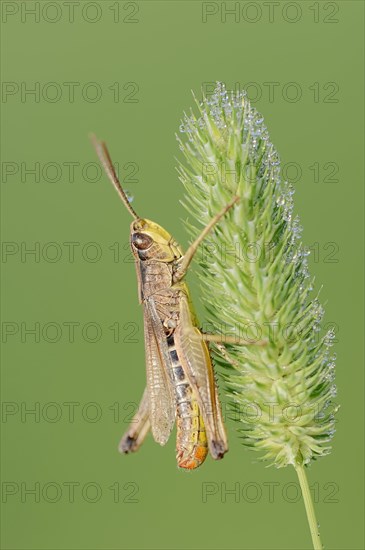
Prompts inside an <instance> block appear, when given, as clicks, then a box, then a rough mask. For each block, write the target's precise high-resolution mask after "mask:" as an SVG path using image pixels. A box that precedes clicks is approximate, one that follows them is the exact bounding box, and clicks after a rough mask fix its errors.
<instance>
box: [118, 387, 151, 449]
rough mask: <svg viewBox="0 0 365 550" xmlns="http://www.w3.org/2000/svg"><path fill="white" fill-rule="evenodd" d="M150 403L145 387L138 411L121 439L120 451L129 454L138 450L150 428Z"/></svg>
mask: <svg viewBox="0 0 365 550" xmlns="http://www.w3.org/2000/svg"><path fill="white" fill-rule="evenodd" d="M150 427H151V425H150V420H149V404H148V395H147V389H145V391H144V393H143V396H142V399H141V402H140V404H139V407H138V411H137V413H136V414H135V416H134V417H133V419H132V422H131V423H130V425H129V428H128V430H127V431H126V432H125V434H124V435H123V437H122V439H121V440H120V443H119V447H118V450H119V452H120V453H123V454H128V453H134V452H136V451H138V449H139V447H140V446H141V445H142V443H143V441H144V440H145V438H146V435H147V434H148V432H149V430H150Z"/></svg>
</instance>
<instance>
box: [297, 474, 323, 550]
mask: <svg viewBox="0 0 365 550" xmlns="http://www.w3.org/2000/svg"><path fill="white" fill-rule="evenodd" d="M295 469H296V471H297V474H298V478H299V483H300V488H301V490H302V495H303V500H304V505H305V511H306V512H307V519H308V524H309V529H310V532H311V536H312V541H313V548H314V550H323V546H322V542H321V538H320V536H319V528H318V523H317V519H316V514H315V511H314V506H313V501H312V495H311V492H310V489H309V485H308V480H307V475H306V473H305V468H304V466H302V465H301V464H297V465H296V466H295Z"/></svg>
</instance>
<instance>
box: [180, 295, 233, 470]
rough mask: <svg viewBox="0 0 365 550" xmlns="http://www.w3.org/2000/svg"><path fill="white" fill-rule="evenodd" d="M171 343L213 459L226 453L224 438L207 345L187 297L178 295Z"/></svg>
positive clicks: (225, 438) (225, 437)
mask: <svg viewBox="0 0 365 550" xmlns="http://www.w3.org/2000/svg"><path fill="white" fill-rule="evenodd" d="M175 344H176V350H177V354H178V356H179V359H180V361H181V365H182V367H183V369H184V371H185V374H186V376H187V378H188V380H189V382H190V384H191V386H192V388H193V391H194V393H195V395H196V399H197V401H198V404H199V407H200V409H201V413H202V416H203V419H204V424H205V427H206V432H207V437H208V446H209V451H210V454H211V455H212V457H213V458H215V459H219V458H222V457H223V455H224V453H226V452H227V451H228V444H227V436H226V432H225V429H224V425H223V420H222V413H221V409H220V403H219V399H218V393H217V388H216V384H215V379H214V372H213V366H212V362H211V359H210V355H209V350H208V346H207V345H206V343H205V342H204V340H203V339H202V337H201V333H200V331H199V329H198V328H197V327H196V326H194V325H193V322H192V316H191V312H190V308H189V302H188V298H187V296H186V295H185V294H183V293H182V294H181V299H180V322H179V325H178V327H177V328H176V330H175Z"/></svg>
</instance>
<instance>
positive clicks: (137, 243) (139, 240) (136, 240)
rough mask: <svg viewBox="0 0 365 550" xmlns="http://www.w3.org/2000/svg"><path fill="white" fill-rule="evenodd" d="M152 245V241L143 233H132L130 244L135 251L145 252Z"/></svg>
mask: <svg viewBox="0 0 365 550" xmlns="http://www.w3.org/2000/svg"><path fill="white" fill-rule="evenodd" d="M152 243H153V239H152V238H151V237H150V236H149V235H146V234H145V233H133V235H132V244H133V246H134V247H135V248H137V250H146V249H147V248H149V247H150V246H151V245H152Z"/></svg>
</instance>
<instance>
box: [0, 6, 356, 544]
mask: <svg viewBox="0 0 365 550" xmlns="http://www.w3.org/2000/svg"><path fill="white" fill-rule="evenodd" d="M25 4H27V7H30V6H33V5H34V3H33V2H27V3H25ZM45 4H47V2H40V4H39V6H40V8H39V9H43V7H44V5H45ZM85 4H89V6H88V7H87V8H85V11H84V14H83V15H82V8H83V7H84V6H85ZM90 4H91V3H90V2H89V3H85V2H83V1H81V2H80V3H76V4H75V5H76V7H75V15H74V21H73V22H69V15H68V11H67V10H68V8H67V6H65V3H64V2H58V5H59V7H61V8H60V9H61V12H60V13H61V16H60V18H59V20H57V18H58V15H59V11H56V8H54V7H52V3H49V2H48V7H47V8H46V11H45V12H43V13H42V12H41V13H40V17H39V21H37V20H36V19H35V16H32V15H28V16H26V14H25V13H24V11H23V12H22V9H23V10H24V6H23V8H22V7H21V5H20V3H15V2H10V3H8V2H3V3H2V8H3V9H5V12H3V20H2V21H3V22H2V31H3V38H2V41H3V53H2V66H3V68H2V79H3V81H5V83H7V84H6V85H5V92H9V90H10V88H9V86H10V87H11V86H13V93H12V95H9V93H8V94H6V93H5V94H4V95H3V99H2V115H3V140H2V141H3V145H2V161H3V169H4V171H5V174H3V183H2V198H3V233H2V236H3V241H5V244H4V246H5V251H6V252H7V253H5V254H3V259H2V261H3V264H2V268H3V298H2V321H3V328H4V327H5V330H7V331H9V330H11V328H13V329H14V330H17V332H16V333H15V334H13V335H8V337H7V342H6V343H4V344H3V373H2V392H3V394H2V398H3V401H4V403H3V407H4V409H3V413H4V414H3V417H2V436H3V439H2V442H3V446H2V448H3V455H2V480H3V486H2V488H3V501H5V502H4V503H3V505H2V510H3V516H2V544H3V548H6V549H28V548H29V549H30V548H32V549H43V548H44V549H46V548H49V549H107V548H108V549H109V548H110V549H117V548H128V549H129V548H130V549H134V548H146V549H147V548H148V549H150V548H176V549H177V548H179V549H180V548H181V549H182V548H189V549H190V548H214V549H221V548H235V549H236V548H250V549H251V548H258V549H262V548H265V549H270V548H278V549H279V548H310V547H311V542H310V536H309V532H308V527H307V523H306V518H305V513H304V507H303V503H302V501H301V500H299V501H298V499H297V486H296V483H297V481H296V478H295V473H294V470H293V469H291V468H287V469H284V470H275V469H274V468H269V469H268V468H265V467H264V466H265V465H264V464H261V463H258V462H256V459H257V457H256V455H253V454H252V453H248V452H246V451H245V450H244V448H243V447H242V446H241V445H240V443H239V441H238V436H237V432H236V430H235V428H236V426H235V424H234V423H233V422H232V421H229V420H228V421H227V425H228V430H229V439H230V452H229V453H228V455H227V456H226V457H225V459H224V460H223V461H221V462H219V463H214V462H213V461H212V460H211V459H208V460H207V461H206V463H205V465H204V466H203V467H202V468H200V469H199V470H198V471H196V472H193V473H184V472H181V471H178V470H177V467H176V462H175V458H174V454H175V452H174V436H173V437H171V440H170V441H169V443H168V445H167V446H166V448H161V447H159V446H158V445H156V444H155V443H154V442H153V441H152V438H151V437H149V438H148V440H147V441H146V442H145V444H144V445H143V448H142V449H141V450H140V452H138V453H137V454H136V455H134V456H127V457H124V456H121V455H119V454H118V452H117V445H118V441H119V438H120V436H121V434H122V433H123V431H124V429H125V427H126V425H127V423H128V417H129V416H130V413H131V412H132V411H133V408H134V406H135V405H134V403H135V402H138V400H139V398H140V395H141V392H142V389H143V387H144V379H145V374H144V349H143V334H142V311H141V308H140V307H139V306H138V303H137V292H136V281H135V272H134V268H133V265H132V264H131V262H130V258H128V252H127V249H126V248H125V246H126V243H127V242H128V230H129V223H130V217H129V215H128V214H127V212H126V211H125V210H124V209H123V208H122V206H121V204H120V202H119V201H118V199H117V196H116V195H115V193H114V191H113V190H112V188H111V186H110V184H109V183H108V182H107V180H106V178H105V176H104V175H103V176H101V175H100V176H99V177H97V176H98V174H97V173H96V172H95V165H92V164H91V165H88V163H95V162H96V159H95V154H94V151H93V150H92V147H91V145H90V142H89V140H88V133H89V132H90V131H94V132H96V133H97V134H98V135H99V136H100V137H102V138H104V139H105V140H107V142H108V145H109V147H110V150H111V153H112V156H113V159H114V160H115V161H116V162H118V163H119V165H120V170H121V177H122V179H123V180H125V179H126V177H127V176H128V173H130V172H131V169H132V168H133V166H135V165H129V166H125V164H126V163H129V162H131V163H136V164H137V165H138V173H137V174H136V175H135V176H134V178H135V179H137V180H138V181H137V182H134V183H133V182H132V183H131V182H129V183H128V181H127V182H126V183H125V186H126V187H127V188H128V189H129V190H130V191H131V192H132V193H133V195H134V196H135V200H134V203H133V204H134V205H135V208H136V209H137V210H138V212H139V213H140V214H141V215H142V216H146V217H148V218H150V219H153V220H156V221H158V222H159V223H160V224H161V225H163V226H164V227H166V228H167V229H168V230H169V231H170V232H171V233H172V234H173V235H174V236H175V238H176V239H177V240H179V241H180V242H181V244H182V245H183V247H185V248H186V246H187V237H186V233H185V231H184V229H183V225H182V223H181V218H184V217H185V212H184V210H183V208H182V206H181V205H180V204H179V199H181V198H182V196H183V189H182V186H181V184H180V182H179V181H178V177H177V173H176V171H175V164H176V163H175V160H174V156H175V155H178V147H177V144H176V142H175V137H174V133H175V132H176V131H177V130H178V127H179V120H180V117H181V115H182V112H183V110H184V109H189V108H190V106H192V98H191V93H190V90H191V89H193V90H195V91H196V92H197V93H199V90H200V88H201V86H202V84H203V83H204V82H213V81H215V80H222V81H224V82H225V83H226V84H227V87H228V88H232V87H234V85H235V83H237V82H238V83H239V85H240V86H241V87H242V86H244V85H247V84H248V83H251V85H250V86H249V95H251V97H252V99H253V100H254V99H255V95H256V93H257V91H259V92H260V91H261V97H260V98H259V99H258V100H257V101H256V102H255V105H256V107H257V108H258V109H259V110H260V111H261V112H262V113H263V115H264V116H265V120H266V123H267V125H268V128H269V131H270V135H271V139H272V141H273V142H274V144H275V145H276V147H277V149H278V151H279V153H280V155H281V158H282V161H283V163H284V164H285V163H295V165H291V170H293V171H291V172H290V171H289V174H288V175H289V176H292V177H294V176H293V174H294V175H295V174H296V172H297V170H298V166H299V169H300V172H301V177H300V180H299V181H297V182H296V183H295V188H296V195H295V206H296V212H297V213H299V214H300V216H301V221H302V224H303V226H304V242H305V243H306V244H307V245H309V246H311V247H312V249H313V252H312V255H311V256H310V263H311V272H312V274H313V275H315V277H316V284H317V287H319V286H320V285H322V284H323V287H324V288H323V290H322V294H321V296H322V301H323V302H327V305H326V319H325V320H326V322H328V323H330V322H331V323H336V327H337V329H336V330H337V340H338V343H337V345H336V352H337V354H338V364H337V384H338V396H337V398H336V401H337V402H339V403H341V410H340V413H339V415H338V425H337V433H336V436H335V439H334V448H333V452H332V454H331V455H330V456H328V457H326V458H324V459H322V460H320V461H319V462H318V463H316V464H314V465H313V466H312V467H311V469H310V470H309V479H310V484H311V485H312V487H313V491H314V493H315V500H316V501H317V502H316V510H317V514H318V519H319V522H320V526H321V534H322V537H323V541H324V543H325V546H326V548H331V549H332V548H333V549H335V548H341V549H344V548H346V549H349V548H351V549H352V548H356V549H360V548H364V542H363V538H362V521H363V480H362V475H363V474H362V471H363V469H362V462H363V425H362V418H363V414H362V409H363V397H362V394H363V392H362V388H363V362H362V352H361V342H362V340H363V325H362V303H363V300H362V298H363V295H362V285H361V281H362V275H363V273H362V265H363V263H362V252H361V251H362V242H361V241H362V236H361V235H362V188H363V187H362V186H363V173H362V154H363V139H362V135H363V110H362V102H361V99H362V96H363V53H362V52H363V46H362V39H363V36H362V32H363V31H362V25H363V23H362V20H363V3H362V2H360V1H347V2H329V3H328V2H319V3H315V2H295V3H288V2H280V4H279V5H278V6H277V7H275V12H274V20H273V21H270V20H269V12H268V7H265V5H264V4H265V3H264V4H262V3H258V2H254V3H251V5H247V4H248V3H247V2H243V3H240V8H242V10H241V12H240V16H239V17H238V20H237V22H236V21H234V18H233V16H227V20H226V22H224V18H223V19H222V10H223V9H224V8H223V7H222V4H221V3H220V2H213V3H210V5H211V6H213V7H212V8H211V9H212V10H216V11H217V13H216V14H213V15H211V16H208V17H207V21H206V22H205V23H204V22H202V4H201V3H200V2H189V1H187V2H179V1H172V2H169V1H166V2H154V1H139V2H137V3H125V2H124V3H123V2H120V3H118V2H108V1H106V2H97V3H96V4H97V9H98V10H99V11H101V16H100V19H99V20H98V21H95V22H94V23H92V22H90V20H91V19H93V18H94V17H96V16H98V12H96V11H95V10H96V8H95V7H93V5H91V7H90ZM94 4H95V3H94ZM118 4H119V9H120V12H119V21H117V22H115V21H114V18H115V17H117V11H116V10H117V7H118ZM289 4H291V6H290V5H289ZM293 4H294V6H293ZM231 5H232V3H227V7H231ZM14 6H15V7H14ZM258 6H259V7H258ZM298 6H299V7H298ZM17 9H18V11H16V10H17ZM260 9H261V10H262V11H261V15H260ZM257 10H259V11H257ZM298 10H300V11H298ZM9 11H14V12H16V13H14V14H13V15H8V16H6V14H8V13H9ZM296 14H299V19H298V21H296V22H290V21H288V19H289V20H293V19H295V15H296ZM99 15H100V14H99ZM256 17H257V21H256V22H254V19H255V18H256ZM22 18H23V20H22ZM52 19H54V20H55V22H53V23H52V22H50V20H52ZM87 19H88V20H87ZM131 19H134V20H135V22H130V20H131ZM37 82H38V83H39V84H38V85H39V86H40V88H39V89H40V95H39V97H37V98H35V97H34V96H30V95H26V96H24V97H23V98H22V96H21V93H20V91H19V92H17V91H16V86H18V87H19V90H21V87H22V86H23V88H24V86H26V87H27V88H32V87H34V86H37V85H36V84H35V83H37ZM52 82H53V83H56V86H53V88H52V86H47V83H52ZM65 82H75V83H79V84H80V85H79V86H77V87H75V97H74V101H71V100H70V98H69V96H68V93H67V85H65V84H64V83H65ZM90 82H94V83H97V85H98V87H99V90H101V97H100V99H99V100H97V101H92V92H93V90H94V91H95V88H93V87H92V86H90V85H89V86H88V85H87V83H90ZM115 82H118V83H119V87H120V98H119V101H116V98H115V97H114V94H113V91H112V90H111V89H109V87H110V86H113V85H114V89H115V84H114V83H115ZM130 82H135V83H137V85H138V88H139V89H138V91H137V92H136V94H135V95H134V96H131V95H130V94H131V92H132V90H133V89H134V88H132V86H134V87H135V85H130V84H127V83H130ZM268 82H277V83H278V86H276V87H275V95H274V98H272V97H271V98H270V96H269V94H268V90H269V88H268V85H267V84H266V85H265V84H264V83H268ZM290 82H294V83H296V84H295V87H296V88H298V86H300V90H301V97H300V98H299V99H298V101H296V102H295V101H292V99H293V97H294V91H295V90H294V87H291V86H290V85H288V83H290ZM9 83H10V84H9ZM11 83H13V84H11ZM14 83H15V84H14ZM22 83H23V84H22ZM252 83H255V84H252ZM315 83H318V84H315ZM328 83H335V84H328ZM126 84H127V85H126ZM85 85H86V88H85ZM14 86H15V87H14ZM123 86H125V87H126V89H123ZM57 90H61V96H60V97H59V98H56V99H58V100H57V101H52V97H54V96H53V93H55V91H57ZM81 90H83V92H84V93H83V94H82V93H81ZM317 92H318V93H317ZM88 94H89V95H88ZM288 94H289V99H288V98H287V95H288ZM290 94H293V95H290ZM128 98H129V100H130V99H137V100H138V101H137V102H128ZM73 162H74V163H78V164H77V165H74V166H75V177H74V181H72V178H71V177H70V176H69V173H68V168H67V166H70V165H69V164H65V163H73ZM4 163H5V164H4ZM9 163H12V164H9ZM22 163H23V164H22ZM34 163H39V167H40V171H41V174H40V176H39V178H38V177H35V176H33V175H31V174H26V173H25V170H26V169H28V168H32V166H33V165H34ZM47 163H55V164H51V165H49V164H47ZM314 163H318V166H319V170H320V171H319V176H318V178H316V177H314V168H312V169H311V168H310V166H313V165H314ZM326 163H336V165H337V168H336V167H335V168H336V172H337V174H336V175H335V176H332V178H331V172H332V170H333V166H334V165H332V164H331V165H327V164H326ZM131 167H132V168H131ZM83 169H84V172H85V170H86V175H85V173H84V174H83ZM9 170H10V171H11V170H13V171H17V173H15V174H9ZM88 170H89V171H88ZM42 172H43V173H42ZM95 173H96V176H95ZM94 176H95V179H96V181H94V182H92V181H90V180H91V179H92V178H94ZM52 179H54V180H55V181H53V182H52V181H51V180H52ZM294 179H296V178H294ZM316 179H317V180H318V181H316ZM331 179H332V180H337V181H329V180H331ZM67 242H68V243H70V242H73V243H79V244H78V245H75V258H74V261H73V262H71V261H70V260H69V255H68V248H67V246H71V245H64V244H63V243H67ZM9 243H13V244H10V245H9ZM22 243H23V244H22ZM35 243H38V244H35ZM49 243H56V244H55V245H49ZM87 243H97V247H98V248H95V247H94V248H93V246H92V245H88V244H87ZM114 243H119V249H120V250H119V251H120V257H119V261H116V260H118V258H115V257H114V254H115V252H114V251H113V249H110V247H115V244H114ZM316 243H317V244H316ZM328 243H335V244H334V245H330V244H328ZM37 246H38V247H39V250H40V257H39V258H35V257H34V256H31V255H25V256H24V247H28V248H30V247H37ZM52 246H53V248H52ZM333 247H334V248H333ZM22 250H23V256H22V254H21V251H22ZM96 250H99V254H101V257H100V259H99V260H98V261H95V262H93V261H91V259H92V257H93V254H94V253H95V251H96ZM9 251H10V252H11V251H12V252H13V253H12V254H9ZM332 252H333V254H332V255H331V253H332ZM55 253H58V254H60V257H59V258H57V257H55V256H54V254H55ZM52 257H55V259H56V260H57V261H53V262H52V261H51V260H52ZM36 260H37V261H36ZM38 260H39V261H38ZM331 260H332V261H331ZM333 260H337V261H333ZM189 280H190V281H191V283H192V285H193V290H194V296H195V298H196V299H199V293H198V289H197V286H194V282H195V278H194V276H193V275H190V276H189ZM198 309H199V305H198ZM201 317H202V316H201ZM70 322H75V323H79V325H77V326H75V337H74V342H71V341H70V338H69V336H68V329H67V325H65V323H70ZM4 323H13V324H12V325H9V324H7V325H4ZM22 323H23V325H22ZM35 323H39V327H40V331H41V334H40V337H39V342H36V341H35V339H36V337H35V336H32V335H29V334H28V335H27V334H26V333H25V329H26V328H31V327H32V326H33V325H34V324H35ZM47 323H53V325H52V324H51V325H49V324H47ZM88 323H96V324H97V327H99V330H100V331H101V336H100V338H99V340H98V341H95V342H94V343H91V342H90V341H87V340H90V339H92V338H94V336H95V334H96V333H95V332H93V326H92V325H87V324H88ZM115 323H119V341H117V342H115V341H114V332H113V331H112V330H111V329H110V328H109V327H111V326H112V325H114V324H115ZM127 323H132V324H131V325H128V324H127ZM68 326H69V325H68ZM114 326H115V327H116V326H117V325H114ZM9 327H10V328H9ZM85 327H86V328H85ZM82 329H83V330H84V338H83V335H82ZM57 330H61V333H60V334H57ZM42 331H43V334H42ZM130 333H132V335H131V334H130ZM85 334H86V336H85ZM5 337H6V333H5V336H4V335H3V339H4V338H5ZM57 338H59V339H58V341H55V342H54V343H51V342H50V341H49V340H51V339H55V340H57ZM47 340H48V341H47ZM117 340H118V338H117ZM131 340H132V341H131ZM133 340H136V341H135V342H134V341H133ZM70 402H74V403H78V404H79V405H74V406H75V415H74V421H73V422H71V421H70V419H69V416H68V413H67V411H68V409H67V407H68V405H65V403H70ZM90 403H91V405H90ZM95 403H96V405H95ZM69 406H70V405H69ZM26 407H27V408H32V407H33V408H34V407H39V411H40V413H39V417H38V418H37V417H35V416H31V415H26V414H25V408H26ZM11 412H12V413H13V414H9V413H11ZM96 413H98V414H99V416H100V415H101V418H96V421H95V422H92V421H91V420H92V419H93V418H94V416H95V414H96ZM117 413H119V418H116V415H117ZM57 415H58V416H59V418H57ZM52 418H53V419H54V420H55V421H54V422H52V421H51V420H52ZM69 482H75V483H77V484H78V485H77V486H75V495H74V499H73V500H74V502H70V500H72V499H70V498H69V493H68V489H67V487H68V486H67V485H65V483H66V484H67V483H69ZM4 483H6V485H4ZM90 483H92V484H94V485H87V484H90ZM36 484H39V485H38V487H39V488H40V497H39V499H38V498H37V497H35V496H34V495H33V496H32V495H30V494H26V493H25V490H26V489H30V488H31V487H37V485H36ZM47 484H48V485H47ZM95 484H96V485H95ZM117 484H119V485H117ZM204 484H205V485H204ZM206 484H209V485H208V486H207V485H206ZM111 486H113V487H114V489H113V490H112V489H110V487H111ZM95 487H97V488H98V489H99V492H101V495H100V494H99V495H97V494H96V492H95V491H96V489H95ZM116 487H119V496H118V498H116V497H115V492H113V491H115V490H116V489H115V488H116ZM204 487H208V488H209V489H210V490H211V491H212V492H215V494H212V495H210V496H208V497H207V498H206V502H204V499H203V492H204ZM234 487H235V488H236V490H238V491H239V494H238V495H236V496H235V495H232V494H230V493H225V491H226V490H230V489H233V488H234ZM270 487H271V492H270V491H269V489H270ZM11 490H13V491H14V494H12V495H9V494H8V492H9V491H11ZM60 490H61V491H62V493H61V494H59V491H60ZM42 492H43V493H42ZM98 497H100V498H98ZM94 498H95V500H97V498H98V500H97V501H96V502H90V500H93V499H94ZM52 499H54V500H55V502H51V500H52ZM36 500H39V502H36ZM114 500H117V501H118V502H114Z"/></svg>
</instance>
